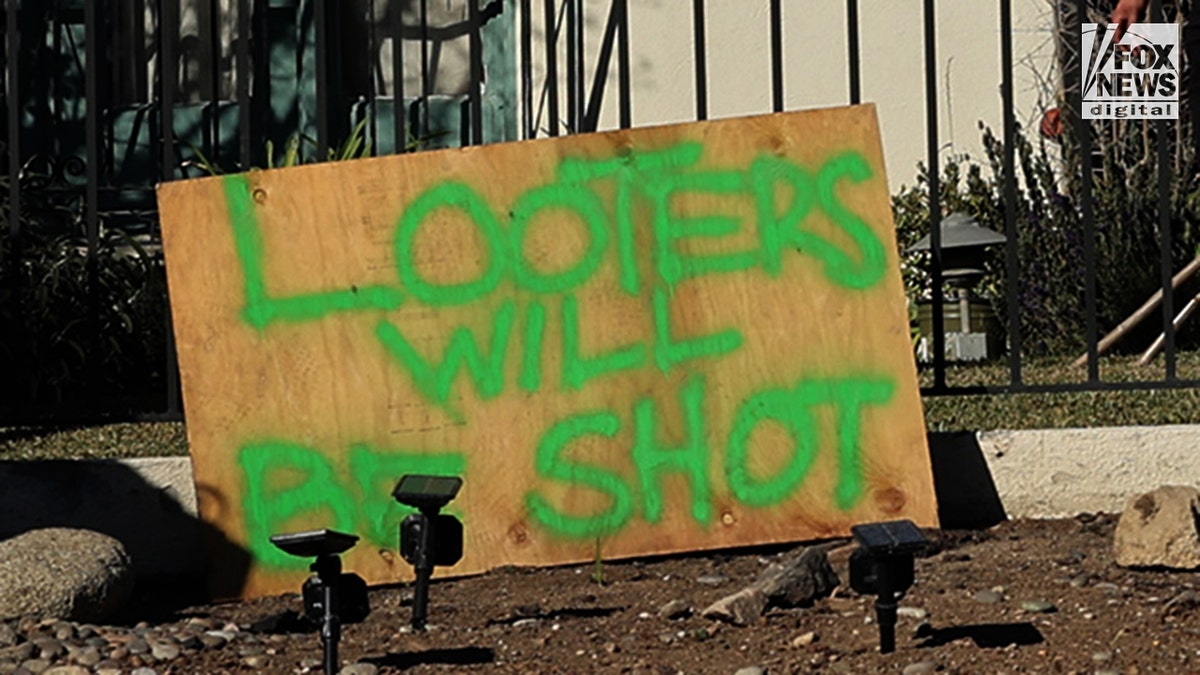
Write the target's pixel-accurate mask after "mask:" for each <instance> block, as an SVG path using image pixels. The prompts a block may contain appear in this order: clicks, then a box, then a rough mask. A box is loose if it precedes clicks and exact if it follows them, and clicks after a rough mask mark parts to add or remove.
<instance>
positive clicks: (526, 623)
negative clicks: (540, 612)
mask: <svg viewBox="0 0 1200 675" xmlns="http://www.w3.org/2000/svg"><path fill="white" fill-rule="evenodd" d="M539 623H541V620H540V619H534V618H528V619H517V620H516V621H514V622H513V624H512V625H513V628H532V627H534V626H536V625H538V624H539Z"/></svg>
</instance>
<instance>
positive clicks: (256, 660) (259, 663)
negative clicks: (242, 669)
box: [242, 654, 269, 670]
mask: <svg viewBox="0 0 1200 675" xmlns="http://www.w3.org/2000/svg"><path fill="white" fill-rule="evenodd" d="M242 663H244V664H246V665H247V666H250V667H251V668H253V669H255V670H259V669H261V668H262V667H263V666H265V665H267V663H269V659H268V658H267V657H266V656H263V655H262V654H251V655H250V656H247V657H245V658H243V659H242Z"/></svg>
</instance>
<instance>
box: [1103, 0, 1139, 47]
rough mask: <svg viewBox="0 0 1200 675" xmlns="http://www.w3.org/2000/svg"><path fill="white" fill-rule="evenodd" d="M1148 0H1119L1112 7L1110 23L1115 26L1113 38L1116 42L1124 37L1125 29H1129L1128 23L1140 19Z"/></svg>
mask: <svg viewBox="0 0 1200 675" xmlns="http://www.w3.org/2000/svg"><path fill="white" fill-rule="evenodd" d="M1148 2H1149V0H1120V1H1119V2H1117V6H1116V7H1115V8H1114V9H1113V13H1112V17H1111V18H1110V19H1109V22H1110V23H1114V24H1116V26H1117V35H1116V37H1115V38H1113V39H1114V40H1115V41H1116V42H1120V41H1121V38H1123V37H1125V31H1126V30H1128V29H1129V24H1131V23H1137V22H1138V21H1141V20H1142V17H1143V16H1144V15H1145V14H1146V5H1147V4H1148Z"/></svg>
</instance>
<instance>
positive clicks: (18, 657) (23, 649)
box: [0, 642, 37, 663]
mask: <svg viewBox="0 0 1200 675" xmlns="http://www.w3.org/2000/svg"><path fill="white" fill-rule="evenodd" d="M36 651H37V648H36V647H34V646H33V643H32V642H22V643H21V644H19V645H16V646H14V647H8V648H6V649H2V650H0V658H5V659H11V660H13V661H16V662H17V663H20V662H22V661H28V660H29V659H32V658H33V653H34V652H36Z"/></svg>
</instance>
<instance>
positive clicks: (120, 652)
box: [108, 647, 129, 661]
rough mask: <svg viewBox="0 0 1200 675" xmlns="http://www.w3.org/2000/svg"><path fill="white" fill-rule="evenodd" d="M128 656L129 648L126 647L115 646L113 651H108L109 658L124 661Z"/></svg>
mask: <svg viewBox="0 0 1200 675" xmlns="http://www.w3.org/2000/svg"><path fill="white" fill-rule="evenodd" d="M127 656H129V650H128V649H126V648H125V647H114V648H113V649H112V651H110V652H109V653H108V658H110V659H112V660H113V661H124V660H125V658H126V657H127Z"/></svg>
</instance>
